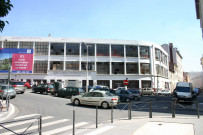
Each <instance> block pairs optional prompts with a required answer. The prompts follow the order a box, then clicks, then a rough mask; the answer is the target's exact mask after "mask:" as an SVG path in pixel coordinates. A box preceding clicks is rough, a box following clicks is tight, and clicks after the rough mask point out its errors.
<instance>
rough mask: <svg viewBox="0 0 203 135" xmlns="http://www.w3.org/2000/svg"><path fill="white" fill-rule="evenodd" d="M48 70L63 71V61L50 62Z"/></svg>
mask: <svg viewBox="0 0 203 135" xmlns="http://www.w3.org/2000/svg"><path fill="white" fill-rule="evenodd" d="M50 70H63V61H50Z"/></svg>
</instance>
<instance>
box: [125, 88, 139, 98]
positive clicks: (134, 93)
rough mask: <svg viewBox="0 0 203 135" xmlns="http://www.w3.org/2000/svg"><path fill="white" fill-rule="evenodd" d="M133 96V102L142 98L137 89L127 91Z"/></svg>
mask: <svg viewBox="0 0 203 135" xmlns="http://www.w3.org/2000/svg"><path fill="white" fill-rule="evenodd" d="M128 91H130V92H131V93H132V94H133V95H134V99H135V100H140V99H141V98H142V92H141V91H140V90H138V89H128Z"/></svg>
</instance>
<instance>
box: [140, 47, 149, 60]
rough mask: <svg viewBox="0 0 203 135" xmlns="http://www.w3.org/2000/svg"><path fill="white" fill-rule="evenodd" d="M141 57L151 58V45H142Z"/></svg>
mask: <svg viewBox="0 0 203 135" xmlns="http://www.w3.org/2000/svg"><path fill="white" fill-rule="evenodd" d="M140 57H141V58H149V47H146V46H140Z"/></svg>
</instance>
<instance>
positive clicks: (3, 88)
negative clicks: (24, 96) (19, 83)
mask: <svg viewBox="0 0 203 135" xmlns="http://www.w3.org/2000/svg"><path fill="white" fill-rule="evenodd" d="M6 89H13V86H12V85H10V86H9V87H8V86H0V90H6Z"/></svg>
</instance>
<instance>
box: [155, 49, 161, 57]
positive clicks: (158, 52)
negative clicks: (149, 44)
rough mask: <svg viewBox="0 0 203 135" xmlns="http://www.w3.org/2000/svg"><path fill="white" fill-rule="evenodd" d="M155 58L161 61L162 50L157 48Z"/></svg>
mask: <svg viewBox="0 0 203 135" xmlns="http://www.w3.org/2000/svg"><path fill="white" fill-rule="evenodd" d="M155 57H156V60H160V50H159V49H157V48H155Z"/></svg>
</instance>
